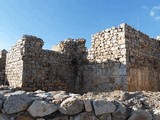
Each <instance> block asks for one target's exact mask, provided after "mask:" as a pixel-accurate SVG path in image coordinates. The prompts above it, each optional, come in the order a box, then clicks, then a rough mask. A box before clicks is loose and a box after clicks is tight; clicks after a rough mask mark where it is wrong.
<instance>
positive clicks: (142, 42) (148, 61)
mask: <svg viewBox="0 0 160 120" xmlns="http://www.w3.org/2000/svg"><path fill="white" fill-rule="evenodd" d="M125 39H126V50H127V55H126V57H127V58H126V59H127V64H126V66H127V80H128V88H129V91H135V90H139V91H141V90H147V91H148V90H150V91H160V74H159V71H160V41H159V40H156V39H153V38H150V37H149V36H147V35H145V34H144V33H142V32H140V31H137V30H135V29H134V28H132V27H130V26H129V25H125Z"/></svg>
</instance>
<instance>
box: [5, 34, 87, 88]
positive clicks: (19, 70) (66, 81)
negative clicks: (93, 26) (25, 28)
mask: <svg viewBox="0 0 160 120" xmlns="http://www.w3.org/2000/svg"><path fill="white" fill-rule="evenodd" d="M42 46H43V40H42V39H40V38H37V37H34V36H23V38H22V39H21V41H20V42H19V43H17V45H16V46H14V47H13V48H12V49H11V51H9V54H8V55H7V56H8V57H7V67H6V74H7V80H8V81H9V84H10V85H11V86H13V87H22V88H23V89H25V90H36V89H43V90H46V91H49V90H66V91H71V90H72V91H74V90H75V84H76V83H75V82H76V81H75V79H76V76H77V70H78V69H77V64H79V63H80V60H81V54H82V51H85V40H83V39H77V40H72V39H68V40H66V41H64V42H61V43H60V44H59V45H58V49H59V51H51V50H43V49H42Z"/></svg>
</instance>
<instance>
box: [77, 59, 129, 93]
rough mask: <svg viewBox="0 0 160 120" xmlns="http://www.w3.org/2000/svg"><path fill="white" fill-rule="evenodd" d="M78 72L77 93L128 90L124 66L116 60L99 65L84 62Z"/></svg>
mask: <svg viewBox="0 0 160 120" xmlns="http://www.w3.org/2000/svg"><path fill="white" fill-rule="evenodd" d="M79 72H80V73H81V75H80V77H81V80H80V83H79V85H80V87H79V90H78V91H79V92H82V93H84V92H110V91H114V90H128V88H127V80H126V65H124V64H123V63H121V62H119V61H118V60H117V61H112V60H107V61H104V62H101V63H97V62H90V61H86V62H85V63H84V64H83V65H82V66H80V68H79ZM78 77H79V76H78Z"/></svg>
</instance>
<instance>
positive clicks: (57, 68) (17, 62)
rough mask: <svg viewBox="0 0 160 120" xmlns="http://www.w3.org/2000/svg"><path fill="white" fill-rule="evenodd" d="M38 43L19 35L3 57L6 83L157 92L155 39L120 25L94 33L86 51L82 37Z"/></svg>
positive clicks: (159, 46)
mask: <svg viewBox="0 0 160 120" xmlns="http://www.w3.org/2000/svg"><path fill="white" fill-rule="evenodd" d="M43 44H44V43H43V40H42V39H40V38H37V37H34V36H23V38H22V39H21V40H20V41H19V42H18V43H17V44H16V45H15V46H13V47H12V49H11V50H10V51H9V53H8V54H7V60H6V81H8V82H9V85H11V86H13V87H22V88H24V89H26V90H36V89H43V90H46V91H49V90H66V91H70V92H72V91H74V92H79V93H80V92H89V91H97V92H99V91H113V90H117V89H118V90H119V89H121V90H129V91H136V90H152V91H159V90H160V75H159V71H160V62H159V61H160V41H159V40H158V39H157V40H156V39H152V38H149V37H148V36H147V35H145V34H143V33H142V32H139V31H137V30H135V29H134V28H132V27H130V26H128V25H126V24H121V25H119V26H118V27H112V28H110V29H106V30H104V31H101V32H99V33H96V34H94V35H93V36H92V45H91V48H90V49H89V50H86V47H85V40H84V39H67V40H65V41H62V42H60V44H58V45H57V46H55V47H54V49H53V50H43V49H42V46H43ZM0 60H1V58H0ZM2 63H3V62H1V64H2ZM0 66H4V64H3V65H0ZM3 68H4V67H3ZM0 70H1V69H0ZM1 71H2V70H1ZM1 71H0V73H1ZM2 73H3V76H2V75H1V76H2V77H4V72H2ZM1 79H2V78H1ZM1 81H2V80H1Z"/></svg>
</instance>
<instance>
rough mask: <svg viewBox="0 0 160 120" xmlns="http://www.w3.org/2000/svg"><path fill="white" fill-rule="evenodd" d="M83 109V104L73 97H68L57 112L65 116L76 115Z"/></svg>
mask: <svg viewBox="0 0 160 120" xmlns="http://www.w3.org/2000/svg"><path fill="white" fill-rule="evenodd" d="M83 109H84V105H83V102H82V101H81V100H79V99H77V98H74V97H70V98H68V99H66V100H64V101H63V102H62V103H61V105H60V107H59V111H60V112H61V113H63V114H67V115H74V114H77V113H79V112H81V111H82V110H83Z"/></svg>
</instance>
